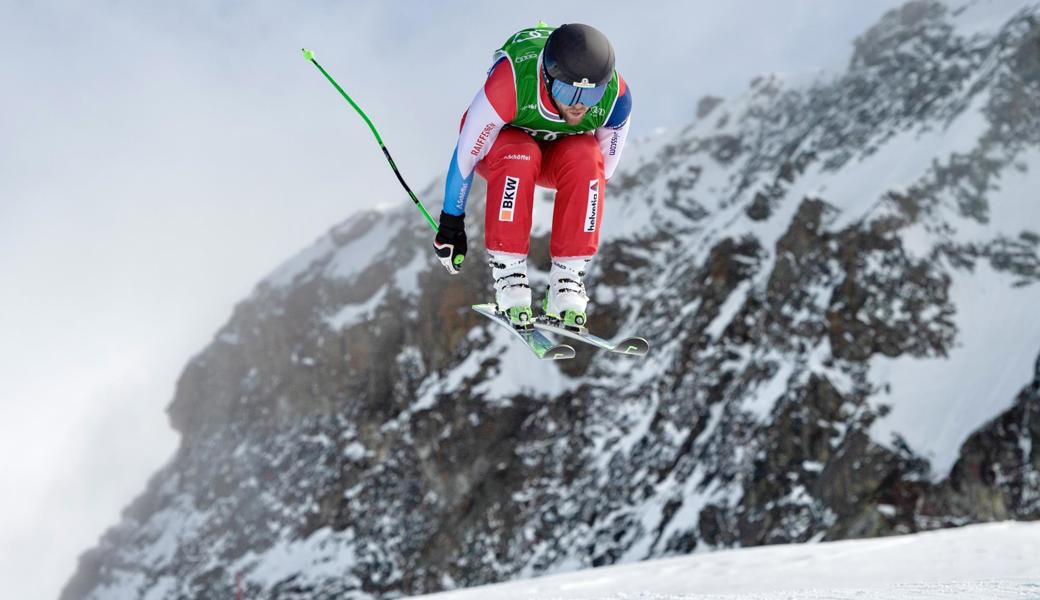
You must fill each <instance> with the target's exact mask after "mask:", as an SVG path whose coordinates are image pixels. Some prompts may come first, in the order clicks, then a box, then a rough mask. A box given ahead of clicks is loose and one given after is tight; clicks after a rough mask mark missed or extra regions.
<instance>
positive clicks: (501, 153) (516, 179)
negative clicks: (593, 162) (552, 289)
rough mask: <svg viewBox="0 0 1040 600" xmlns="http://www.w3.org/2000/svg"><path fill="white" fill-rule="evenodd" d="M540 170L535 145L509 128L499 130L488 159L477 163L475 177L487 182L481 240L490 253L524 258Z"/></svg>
mask: <svg viewBox="0 0 1040 600" xmlns="http://www.w3.org/2000/svg"><path fill="white" fill-rule="evenodd" d="M541 166H542V151H541V148H539V147H538V142H536V141H535V140H534V139H533V138H532V137H531V136H530V135H528V134H526V133H524V132H523V131H521V130H519V129H515V128H512V127H505V128H503V129H502V131H501V132H500V133H499V134H498V138H496V139H495V143H494V145H492V146H491V149H490V150H489V151H488V153H487V156H485V157H484V159H483V160H481V161H480V162H479V163H477V173H478V174H480V176H481V177H483V178H484V179H486V180H487V206H486V210H487V212H486V214H485V215H484V238H485V244H486V245H487V249H488V250H489V251H492V252H509V253H512V254H527V250H528V248H529V246H530V244H531V210H532V209H533V208H534V186H535V181H537V180H538V173H539V171H540V170H541Z"/></svg>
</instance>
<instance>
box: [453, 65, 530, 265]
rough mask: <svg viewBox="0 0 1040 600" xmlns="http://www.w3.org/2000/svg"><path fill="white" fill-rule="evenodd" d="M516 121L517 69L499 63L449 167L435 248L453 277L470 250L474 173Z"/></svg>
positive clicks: (466, 121) (474, 105)
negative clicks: (469, 201)
mask: <svg viewBox="0 0 1040 600" xmlns="http://www.w3.org/2000/svg"><path fill="white" fill-rule="evenodd" d="M515 117H516V84H515V83H514V82H513V65H512V63H510V62H509V60H508V59H503V60H500V61H498V62H497V63H496V64H495V65H494V66H492V67H491V70H490V71H489V72H488V78H487V81H485V82H484V87H482V88H481V89H480V91H479V92H477V95H476V97H474V98H473V102H471V103H470V105H469V109H467V110H466V114H465V115H464V116H463V117H462V130H461V132H460V133H459V141H458V143H456V144H455V152H454V154H452V157H451V164H450V165H449V166H448V177H447V182H446V183H445V185H444V206H443V208H442V210H441V218H440V226H439V229H438V232H437V237H436V238H435V239H434V242H433V248H434V251H435V252H436V253H437V259H438V260H440V261H441V264H442V265H444V268H445V269H447V270H448V272H449V273H451V274H452V275H454V274H457V273H458V272H459V270H460V269H461V268H462V261H463V260H464V259H465V258H466V251H467V250H468V247H467V243H466V226H465V217H466V200H467V198H469V189H470V185H471V184H472V183H473V171H474V170H475V169H476V167H477V163H478V162H480V161H481V160H482V159H483V158H484V156H486V155H487V153H488V150H489V149H490V148H491V146H492V145H493V144H494V143H495V139H497V138H498V132H500V131H502V127H504V126H505V124H506V123H508V122H509V121H512V120H513V119H514V118H515Z"/></svg>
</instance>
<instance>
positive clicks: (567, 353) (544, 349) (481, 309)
mask: <svg viewBox="0 0 1040 600" xmlns="http://www.w3.org/2000/svg"><path fill="white" fill-rule="evenodd" d="M473 310H475V311H477V312H478V313H480V314H482V315H484V316H485V317H487V318H489V319H491V320H492V321H494V322H496V323H498V324H499V325H501V326H503V327H505V328H506V329H508V330H509V331H512V332H513V334H514V335H516V336H517V337H518V338H520V339H522V340H523V341H524V342H525V343H526V344H527V347H528V348H530V349H531V352H534V355H535V356H537V357H538V358H541V359H543V360H563V359H567V358H574V348H572V347H571V346H568V345H567V344H557V343H555V342H553V341H552V340H551V339H549V338H548V337H546V335H545V334H544V333H542V332H541V331H538V330H537V329H534V328H533V327H532V328H531V329H528V330H526V331H521V330H519V329H517V328H515V327H513V326H512V325H511V324H510V323H509V320H508V319H506V318H505V317H503V316H502V315H501V314H500V313H499V312H498V311H496V310H495V305H494V304H474V305H473Z"/></svg>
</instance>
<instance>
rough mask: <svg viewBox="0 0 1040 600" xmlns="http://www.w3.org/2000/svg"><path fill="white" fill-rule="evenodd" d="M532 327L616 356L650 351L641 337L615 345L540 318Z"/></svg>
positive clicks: (639, 354) (587, 333)
mask: <svg viewBox="0 0 1040 600" xmlns="http://www.w3.org/2000/svg"><path fill="white" fill-rule="evenodd" d="M534 326H535V328H536V329H540V330H542V331H548V332H550V333H555V334H557V335H562V336H565V337H569V338H571V339H575V340H578V341H580V342H585V343H586V344H589V345H591V346H595V347H597V348H601V349H603V350H606V351H608V352H617V353H618V354H628V355H630V356H645V355H646V353H647V352H649V351H650V342H648V341H646V340H645V339H643V338H641V337H634V336H633V337H626V338H624V339H622V340H621V341H619V342H617V343H616V344H615V343H612V342H609V341H607V340H605V339H603V338H601V337H599V336H595V335H592V334H591V333H589V332H588V331H574V330H572V329H567V328H565V327H563V326H561V325H556V324H555V323H550V322H548V321H546V320H545V319H544V318H542V317H539V318H537V319H535V321H534Z"/></svg>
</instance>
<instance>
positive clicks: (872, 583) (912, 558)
mask: <svg viewBox="0 0 1040 600" xmlns="http://www.w3.org/2000/svg"><path fill="white" fill-rule="evenodd" d="M419 597H421V598H424V599H428V600H499V599H501V600H506V599H509V600H549V599H552V600H608V599H616V600H622V599H634V598H639V599H640V600H686V599H689V600H796V599H824V598H826V599H830V600H844V599H846V598H847V599H849V600H852V599H857V600H897V599H898V600H904V599H908V598H913V599H915V600H916V599H920V598H942V599H944V600H952V599H959V600H1000V599H1005V598H1018V599H1023V600H1024V599H1032V600H1036V599H1038V598H1040V523H1029V524H1026V523H995V524H989V525H972V526H967V527H963V528H959V529H951V530H945V531H937V532H929V533H919V534H914V535H904V536H896V537H888V538H880V539H876V540H856V541H847V542H827V543H822V544H797V545H780V546H767V547H762V548H747V549H742V550H726V551H719V552H712V553H707V554H695V555H692V556H685V557H681V558H670V559H662V560H651V561H645V562H642V563H638V564H633V565H623V566H614V567H603V568H599V569H590V570H585V571H578V572H575V573H568V574H565V575H552V576H548V577H540V578H537V579H532V580H527V581H516V582H511V583H503V584H497V585H489V586H483V587H479V588H471V589H467V590H461V591H457V592H446V593H440V594H430V595H427V596H419Z"/></svg>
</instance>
